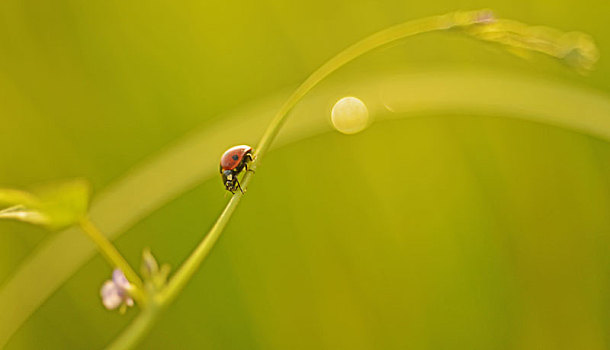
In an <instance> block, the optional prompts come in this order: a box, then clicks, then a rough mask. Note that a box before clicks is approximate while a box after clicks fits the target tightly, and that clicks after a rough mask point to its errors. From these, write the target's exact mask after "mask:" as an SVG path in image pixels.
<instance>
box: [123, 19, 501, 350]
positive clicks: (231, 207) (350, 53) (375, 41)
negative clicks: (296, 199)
mask: <svg viewBox="0 0 610 350" xmlns="http://www.w3.org/2000/svg"><path fill="white" fill-rule="evenodd" d="M489 19H490V11H489V10H478V11H467V12H454V13H449V14H446V15H441V16H434V17H427V18H423V19H418V20H413V21H409V22H406V23H403V24H399V25H396V26H394V27H390V28H388V29H385V30H382V31H380V32H378V33H375V34H373V35H371V36H369V37H367V38H365V39H363V40H361V41H359V42H357V43H355V44H354V45H352V46H350V47H348V48H347V49H345V50H343V51H342V52H340V53H339V54H337V55H336V56H335V57H333V58H332V59H330V60H329V61H327V62H326V63H325V64H323V65H322V66H321V67H320V68H318V69H317V70H316V71H315V72H314V73H313V74H311V75H310V76H309V77H308V78H307V79H306V80H305V81H304V82H303V83H302V84H301V85H300V86H299V87H298V88H297V89H296V90H295V91H294V92H293V93H292V95H290V97H289V98H288V100H287V101H286V102H285V103H284V104H283V105H282V107H281V108H280V109H279V110H278V112H277V113H276V114H275V116H274V118H273V120H272V121H271V123H270V124H269V126H268V127H267V129H266V130H265V133H264V134H263V136H262V138H261V141H260V143H259V144H258V147H257V148H256V158H255V160H254V161H253V162H252V165H251V168H252V169H253V170H256V168H257V166H258V164H259V163H260V161H261V160H262V158H263V156H264V155H265V154H266V153H267V151H268V150H269V147H270V146H271V144H272V143H273V141H274V139H275V137H276V136H277V135H278V133H279V131H280V129H281V127H282V125H283V124H284V122H285V121H286V118H287V117H288V114H289V113H290V111H291V110H292V109H293V108H294V106H295V105H296V104H297V103H298V102H299V101H300V100H301V99H302V98H303V97H304V96H305V95H306V94H307V93H308V92H309V91H311V89H313V88H314V87H315V86H316V85H317V84H319V83H320V82H321V81H322V80H323V79H324V78H326V77H327V76H328V75H330V74H331V73H332V72H334V71H336V70H337V69H339V68H340V67H342V66H344V65H345V64H347V63H349V62H350V61H352V60H354V59H356V58H358V57H359V56H362V55H363V54H365V53H367V52H369V51H371V50H373V49H375V48H378V47H380V46H383V45H386V44H389V43H391V42H393V41H396V40H399V39H403V38H406V37H410V36H413V35H416V34H421V33H426V32H431V31H437V30H446V29H451V28H455V27H464V26H470V25H474V24H478V23H486V22H487V21H488V20H489ZM253 173H254V172H246V174H245V175H244V177H243V179H242V181H241V186H242V187H243V189H244V191H245V190H246V189H247V187H248V185H249V183H250V181H251V180H252V174H253ZM242 197H243V193H241V192H237V193H235V194H234V195H233V196H232V197H231V199H230V200H229V202H228V203H227V205H226V207H225V209H224V210H223V212H222V213H221V214H220V216H219V217H218V219H217V220H216V222H215V223H214V226H212V228H211V229H210V231H209V232H208V234H207V235H206V236H205V237H204V238H203V240H202V241H201V242H200V243H199V245H198V246H197V247H196V248H195V250H194V251H193V253H191V255H190V256H189V257H188V258H187V260H186V261H185V262H184V263H183V264H182V266H180V268H179V269H178V270H177V271H176V273H175V274H174V276H173V277H172V279H171V280H170V281H169V283H168V284H167V286H166V287H165V289H163V290H162V291H161V292H160V293H159V294H158V296H157V299H156V301H152V302H151V303H150V305H155V311H154V312H150V311H148V310H147V309H148V308H145V310H143V311H142V314H141V315H139V317H138V318H137V319H136V320H135V321H134V322H133V323H132V324H131V325H130V326H129V327H127V329H125V330H124V331H123V333H122V334H121V335H120V336H119V338H117V340H116V341H115V342H114V343H113V345H112V349H129V348H131V347H133V346H135V345H136V344H137V342H138V341H139V340H140V339H142V338H143V336H144V335H145V333H146V332H147V331H148V330H149V329H150V328H151V326H152V324H153V323H154V321H155V319H156V318H157V317H158V316H159V314H160V311H161V310H162V309H163V308H164V307H166V306H167V305H168V304H170V303H171V302H172V301H173V300H174V299H175V298H176V297H177V296H178V294H179V293H180V291H182V289H183V288H184V287H185V286H186V284H187V283H188V281H189V280H190V279H191V278H192V276H193V275H194V273H195V272H196V271H197V269H198V268H199V266H200V265H201V263H202V262H203V261H204V260H205V258H206V257H207V256H208V254H209V253H210V251H211V249H212V247H213V246H214V244H215V243H216V242H217V241H218V238H219V237H220V234H221V233H222V231H223V230H224V228H225V227H226V225H227V223H228V222H229V220H230V218H231V216H232V215H233V213H234V212H235V209H236V208H237V205H238V204H239V202H240V201H241V199H242Z"/></svg>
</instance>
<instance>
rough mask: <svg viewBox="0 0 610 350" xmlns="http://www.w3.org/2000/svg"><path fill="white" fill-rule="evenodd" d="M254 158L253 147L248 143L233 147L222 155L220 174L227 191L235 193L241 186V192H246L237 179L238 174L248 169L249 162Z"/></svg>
mask: <svg viewBox="0 0 610 350" xmlns="http://www.w3.org/2000/svg"><path fill="white" fill-rule="evenodd" d="M253 160H254V155H253V154H252V147H250V146H246V145H240V146H235V147H231V148H229V149H228V150H227V151H226V152H225V153H224V154H223V155H222V157H220V174H221V175H222V183H223V185H225V188H226V189H227V191H231V193H235V191H236V190H237V189H238V188H239V190H240V191H241V193H244V191H243V190H242V189H241V186H240V185H239V181H238V180H237V175H239V173H241V171H242V170H243V169H244V168H245V169H246V170H248V162H250V161H253Z"/></svg>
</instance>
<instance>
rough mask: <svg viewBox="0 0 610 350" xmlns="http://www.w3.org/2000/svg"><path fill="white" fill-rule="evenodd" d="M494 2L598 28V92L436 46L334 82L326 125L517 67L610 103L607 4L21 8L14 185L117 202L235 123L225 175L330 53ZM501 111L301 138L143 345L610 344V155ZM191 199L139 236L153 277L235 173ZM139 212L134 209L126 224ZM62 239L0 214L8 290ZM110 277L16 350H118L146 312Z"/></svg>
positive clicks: (7, 121)
mask: <svg viewBox="0 0 610 350" xmlns="http://www.w3.org/2000/svg"><path fill="white" fill-rule="evenodd" d="M481 7H488V8H492V9H493V10H494V11H495V12H496V14H497V15H498V16H500V17H504V18H510V19H515V20H519V21H522V22H525V23H530V24H540V25H546V26H552V27H556V28H559V29H562V30H566V31H570V30H579V31H583V32H586V33H588V34H590V35H591V36H593V38H594V39H595V41H596V42H597V44H598V46H599V47H600V51H601V59H600V61H599V63H598V65H597V69H596V70H595V71H593V72H592V73H591V74H590V75H588V76H581V75H579V74H578V73H576V72H574V71H573V70H570V69H569V68H568V67H566V66H565V65H562V64H561V63H559V62H556V61H554V60H552V59H550V58H546V57H541V56H534V57H533V58H532V59H529V60H524V59H521V58H519V57H516V56H513V55H510V54H509V53H507V52H505V51H503V50H501V49H499V48H498V47H494V46H491V45H489V44H485V43H482V42H477V41H475V40H473V39H469V38H465V37H462V36H460V35H458V34H456V33H431V34H425V35H422V36H419V37H415V38H411V39H408V40H405V41H402V42H399V43H396V44H393V45H390V46H389V47H385V48H383V49H380V50H377V51H374V52H372V53H370V54H368V55H366V56H364V57H362V58H361V59H358V60H357V61H355V62H353V63H351V64H350V65H348V66H347V67H345V68H344V69H342V70H341V71H340V72H338V73H337V74H335V75H333V76H331V77H330V78H329V80H328V81H327V82H326V83H325V84H327V86H326V88H327V89H326V90H325V91H326V92H325V94H324V95H323V96H322V95H319V96H321V97H319V98H320V100H321V101H322V102H320V104H321V105H322V106H327V112H326V113H328V114H324V113H325V112H324V110H325V109H324V108H322V109H320V110H321V111H322V112H320V111H318V110H315V111H313V110H312V111H311V118H318V120H326V119H328V118H329V116H330V108H331V107H332V103H333V101H335V100H336V99H335V98H338V97H342V95H347V94H351V93H354V91H356V90H355V88H354V87H353V86H351V85H350V84H351V83H350V82H358V81H360V82H361V83H360V84H361V85H362V84H363V83H362V82H363V81H364V82H365V81H366V79H370V78H371V77H376V76H380V75H383V76H388V75H389V76H391V75H392V74H393V73H392V72H397V71H402V70H403V69H408V70H409V71H410V72H418V71H419V70H422V71H440V70H447V69H449V70H452V69H459V70H463V69H466V70H468V71H477V70H481V71H484V72H485V74H488V75H489V76H490V77H492V78H493V77H494V72H498V73H501V74H504V75H514V76H524V77H530V78H535V79H541V80H544V81H548V82H551V83H553V84H558V85H561V86H566V85H568V86H573V87H574V88H575V89H583V90H584V91H595V93H596V94H601V95H602V96H605V98H608V99H610V94H609V93H608V92H609V91H610V64H608V63H607V62H608V61H607V60H606V59H605V56H604V54H605V53H606V52H607V51H608V48H610V24H609V23H608V13H610V3H609V2H607V1H578V2H577V1H565V2H556V1H539V0H538V1H523V2H515V1H507V0H503V1H498V0H492V1H487V2H482V1H457V2H456V1H445V0H436V1H432V2H418V3H414V2H405V1H307V2H300V3H294V2H279V1H265V0H263V1H256V2H250V1H227V2H203V1H183V2H165V1H104V2H96V1H70V0H60V1H58V0H54V1H46V0H35V1H15V0H5V1H2V2H1V3H0V18H1V20H0V101H2V102H1V103H0V121H1V122H2V123H1V127H0V185H1V186H2V187H18V188H27V186H30V185H32V184H37V183H41V182H46V181H49V180H57V179H63V178H72V177H79V176H80V177H85V178H87V179H90V181H91V182H92V184H93V188H94V191H95V193H103V191H104V190H105V189H107V188H108V187H109V186H112V185H113V184H114V183H116V182H117V181H120V180H121V179H123V178H124V177H125V176H126V175H127V174H130V172H133V171H135V170H134V169H137V166H138V164H142V163H143V162H154V161H155V156H156V155H158V154H160V153H161V152H164V151H165V150H167V149H168V148H169V147H171V146H172V145H173V144H176V143H179V142H180V140H182V139H183V138H185V137H187V136H188V135H192V134H193V132H194V130H206V128H208V127H211V126H213V125H218V123H223V122H225V124H223V125H224V127H223V129H222V132H219V133H217V135H218V136H219V140H220V141H217V142H215V147H213V148H211V149H210V151H209V154H202V158H205V157H208V158H213V159H217V158H219V157H220V154H221V150H222V149H224V148H227V147H228V146H231V145H234V144H241V143H244V142H248V143H255V142H256V140H258V138H259V137H260V135H261V130H263V128H264V127H265V126H266V122H267V120H268V118H260V119H262V124H260V123H259V122H257V123H258V124H260V125H258V124H257V125H258V126H257V127H256V128H254V127H253V128H250V127H246V126H244V125H246V124H243V123H240V122H232V121H231V120H226V121H223V116H224V115H226V113H228V112H229V111H234V110H243V111H245V112H244V113H243V114H244V115H243V116H242V118H246V119H248V118H255V117H256V116H255V115H250V114H248V113H247V112H248V111H250V109H249V107H248V106H251V105H257V104H259V103H262V102H260V101H271V102H265V103H264V104H265V105H268V106H270V107H269V109H270V110H271V111H273V110H276V109H277V108H279V103H281V101H282V100H281V96H285V94H286V92H289V91H291V90H292V89H294V87H296V86H297V85H298V84H299V83H300V82H302V81H303V80H304V79H305V78H306V77H307V76H308V75H309V74H310V73H311V72H312V71H314V70H315V69H316V68H317V67H318V66H320V65H321V64H322V63H324V62H325V61H326V60H327V59H329V58H330V57H332V56H333V55H334V54H336V53H338V52H339V51H341V50H342V49H343V48H345V47H346V46H348V45H349V44H352V43H354V42H355V41H357V40H359V39H361V38H362V37H364V36H366V35H369V34H372V33H374V32H376V31H378V30H381V29H384V28H386V27H388V26H390V25H393V24H398V23H401V22H404V21H406V20H410V19H415V18H419V17H423V16H429V15H436V14H443V13H446V12H450V11H455V10H463V9H476V8H481ZM441 76H442V75H441ZM354 84H355V83H354ZM368 88H369V89H372V91H373V94H374V92H375V91H376V90H375V89H376V88H375V86H373V87H371V86H368ZM440 88H442V87H440ZM328 91H331V92H328ZM277 96H280V97H277ZM315 96H316V91H314V92H312V96H311V97H308V98H315ZM532 98H534V99H535V98H536V96H532ZM326 99H328V101H326ZM506 99H507V100H508V101H509V103H513V104H515V105H517V106H518V105H519V102H520V101H519V100H514V101H513V100H511V95H510V93H507V94H506ZM306 100H307V99H306ZM304 102H306V101H304ZM365 102H367V101H365ZM562 102H566V101H557V103H558V104H560V103H562ZM325 103H326V104H325ZM482 103H483V102H482ZM573 103H577V102H573ZM582 111H583V114H586V113H593V112H591V111H589V110H588V109H587V106H586V105H583V106H582ZM302 113H303V114H305V115H307V111H304V112H302ZM380 113H381V112H380ZM386 113H390V112H389V111H386ZM484 114H485V115H481V113H477V111H475V110H462V109H455V110H446V111H442V112H433V113H420V114H417V115H409V118H401V117H400V116H393V117H391V118H386V120H383V121H381V120H382V119H384V117H383V115H376V117H378V118H379V119H380V121H379V122H377V123H375V124H373V125H372V126H371V127H370V128H368V129H367V130H365V131H364V132H362V133H360V134H357V135H354V136H345V135H340V134H338V133H336V132H315V133H313V136H307V137H305V138H304V139H301V140H299V141H298V142H292V143H290V137H289V135H288V136H286V142H285V143H286V144H285V145H284V146H282V147H280V148H278V149H277V150H275V151H273V152H272V153H270V154H269V155H268V156H267V157H266V158H265V160H264V162H263V164H262V166H261V168H260V169H259V171H258V172H257V175H256V177H255V178H254V181H253V182H252V184H251V187H250V190H249V191H248V193H247V195H246V196H245V198H244V201H243V202H242V204H241V205H240V207H239V209H238V211H237V213H236V214H235V216H234V218H233V219H232V221H231V223H230V224H229V226H228V228H227V229H226V232H224V234H223V236H222V238H221V240H220V241H219V243H218V245H217V246H216V248H215V250H214V251H213V252H212V254H211V255H210V257H209V259H208V260H207V261H206V262H205V263H204V265H203V267H202V268H201V270H200V271H199V272H198V273H197V274H196V275H195V277H194V279H193V280H192V281H191V283H190V284H189V285H188V286H187V288H186V289H185V291H184V292H183V294H182V295H181V296H180V297H179V298H178V300H177V301H176V302H175V304H173V305H172V307H171V308H170V309H169V310H168V312H167V313H166V314H164V315H163V316H162V318H161V319H160V321H159V322H158V323H157V324H156V325H155V327H154V328H153V330H152V331H151V333H150V335H149V336H148V337H147V338H146V339H145V341H144V342H143V343H142V344H141V345H140V348H141V349H177V348H180V349H199V348H208V349H344V348H349V349H405V348H409V349H607V348H610V338H609V336H610V332H609V329H610V304H609V303H608V296H607V295H608V292H609V291H610V288H609V287H610V280H609V278H608V275H609V273H608V271H609V267H610V250H609V247H610V245H609V243H610V242H609V240H610V215H609V213H610V165H609V164H608V161H609V160H610V145H609V144H608V141H607V140H602V139H600V138H596V137H592V136H588V135H586V134H583V133H579V132H576V131H574V130H569V129H565V128H558V127H555V126H550V125H545V124H540V123H534V122H529V121H525V120H522V119H515V118H512V117H518V118H519V117H520V116H518V115H516V116H514V115H504V114H501V113H499V114H494V113H488V112H487V111H486V113H484ZM488 114H489V115H488ZM602 117H604V116H602ZM606 117H607V118H608V122H607V123H608V124H609V125H610V115H608V116H606ZM288 124H290V123H288ZM287 126H289V125H287ZM323 130H329V129H328V128H327V127H326V128H323V129H320V130H319V131H323ZM311 134H312V133H310V134H307V135H311ZM242 135H249V136H248V137H247V140H244V138H243V136H242ZM219 151H220V152H219ZM199 161H201V160H199V159H197V158H192V159H184V160H183V162H184V163H185V164H187V163H189V162H192V163H197V162H199ZM210 166H212V167H213V168H214V169H216V167H217V161H216V160H215V161H214V162H213V164H211V165H210ZM185 168H188V166H185ZM176 171H182V170H181V169H176ZM164 175H165V174H159V176H160V177H161V176H164ZM185 188H186V189H188V190H187V191H186V192H185V193H176V196H177V198H175V199H174V200H171V201H168V202H167V203H163V205H162V206H161V207H159V208H158V209H157V210H154V211H153V212H152V213H151V215H148V216H147V217H145V218H144V219H143V220H141V221H139V222H137V224H136V225H134V226H133V227H130V228H129V230H128V231H127V232H125V233H123V234H122V235H120V237H119V238H118V239H117V241H116V242H117V245H118V247H119V249H120V250H121V251H122V252H124V253H125V255H126V257H127V259H128V260H129V261H130V262H132V263H133V264H134V265H138V263H139V258H140V254H141V250H142V248H144V247H150V248H151V249H152V251H153V253H154V254H155V255H156V257H157V258H158V260H160V261H162V262H167V263H170V264H171V265H172V267H174V268H175V267H177V266H178V265H179V264H180V263H181V262H182V261H183V260H184V259H185V258H186V257H187V256H188V254H189V253H190V251H191V250H192V249H193V248H194V246H195V244H196V243H197V242H198V241H199V240H200V239H201V237H202V236H203V235H204V233H205V232H207V230H208V229H209V227H210V226H211V224H212V223H213V221H214V219H215V218H216V217H217V216H218V214H219V213H220V211H221V209H222V207H223V205H224V203H225V202H226V201H227V198H226V197H225V193H224V192H225V191H224V189H223V188H222V185H221V184H220V180H219V176H218V177H217V176H216V175H214V176H213V177H211V178H206V179H203V180H202V181H201V183H199V184H198V185H197V186H185ZM94 202H95V197H94ZM134 203H135V204H134ZM138 205H139V204H138V198H137V197H136V198H130V202H129V205H127V204H126V206H125V208H123V210H124V211H126V212H128V211H129V210H133V207H134V206H138ZM142 205H144V204H142ZM99 224H100V225H101V226H103V224H104V223H103V222H99ZM57 234H58V233H48V232H46V231H43V230H42V229H38V228H33V227H31V226H27V225H25V224H20V223H12V222H1V223H0V288H4V287H6V285H7V284H8V283H10V281H11V278H12V277H13V276H14V274H15V273H16V271H18V270H17V269H18V267H19V266H20V265H21V264H22V263H23V262H25V261H27V260H28V257H29V256H31V255H32V254H36V252H38V251H39V250H40V249H42V248H41V247H44V246H45V245H46V244H48V243H49V242H50V241H51V240H53V239H54V237H55V236H56V235H57ZM64 248H65V251H66V252H69V251H70V250H71V249H75V247H71V246H70V245H69V244H68V245H66V246H65V247H64ZM61 261H62V259H61V257H60V256H58V260H57V261H53V260H52V261H49V262H48V265H47V266H46V268H48V270H49V271H53V269H55V268H57V267H58V266H59V265H61V264H62V262H61ZM110 273H111V269H110V268H109V267H108V265H107V264H106V262H105V261H104V260H103V259H102V258H101V257H100V256H99V255H96V256H95V257H94V258H92V259H88V260H87V261H86V263H85V264H84V265H82V266H80V267H79V268H78V270H77V272H76V273H75V274H74V275H72V276H71V277H70V278H69V279H68V280H67V281H66V282H65V283H64V284H63V285H62V286H61V288H59V289H58V290H57V291H54V292H53V293H52V294H51V296H50V297H49V298H48V299H47V300H46V302H44V304H42V306H41V307H40V308H38V309H37V310H36V311H35V312H34V313H33V314H32V315H31V317H29V318H28V319H27V321H26V322H25V323H24V324H23V325H22V326H21V327H20V328H19V329H18V330H17V332H16V333H15V334H14V335H13V336H12V337H11V338H10V340H9V341H8V343H7V344H6V349H95V348H102V347H103V346H105V345H106V344H108V343H109V342H110V341H111V340H112V339H113V338H114V337H115V336H116V335H117V334H118V333H119V332H120V331H121V330H122V329H123V328H124V327H125V326H126V325H127V324H128V322H129V321H130V320H131V319H133V317H134V316H135V315H136V314H137V310H130V311H129V312H128V314H127V315H124V316H121V315H119V314H118V313H116V312H110V311H107V310H105V309H103V307H102V305H101V302H100V300H99V296H98V294H99V288H100V286H101V285H102V283H103V281H104V280H105V279H107V278H109V276H110ZM38 282H39V281H36V280H32V281H31V286H30V288H31V289H32V290H36V289H37V288H44V286H42V287H41V285H39V283H38ZM23 295H24V296H23V300H22V302H23V303H24V304H27V303H28V302H29V301H28V300H29V299H28V291H24V293H23ZM15 307H16V308H19V307H20V306H19V305H16V306H15ZM0 312H3V311H2V310H0Z"/></svg>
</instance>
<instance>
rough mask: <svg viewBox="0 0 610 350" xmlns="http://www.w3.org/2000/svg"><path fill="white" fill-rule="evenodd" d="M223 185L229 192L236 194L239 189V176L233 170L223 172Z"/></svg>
mask: <svg viewBox="0 0 610 350" xmlns="http://www.w3.org/2000/svg"><path fill="white" fill-rule="evenodd" d="M222 183H223V184H224V185H225V187H226V189H227V190H228V191H231V192H234V191H235V190H236V189H237V187H236V186H237V176H236V175H235V174H234V173H233V171H231V170H225V171H223V172H222Z"/></svg>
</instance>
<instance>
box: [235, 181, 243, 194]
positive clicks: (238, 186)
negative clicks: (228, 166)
mask: <svg viewBox="0 0 610 350" xmlns="http://www.w3.org/2000/svg"><path fill="white" fill-rule="evenodd" d="M236 182H237V188H239V190H240V191H241V194H244V190H242V189H241V185H240V184H239V181H236Z"/></svg>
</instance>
